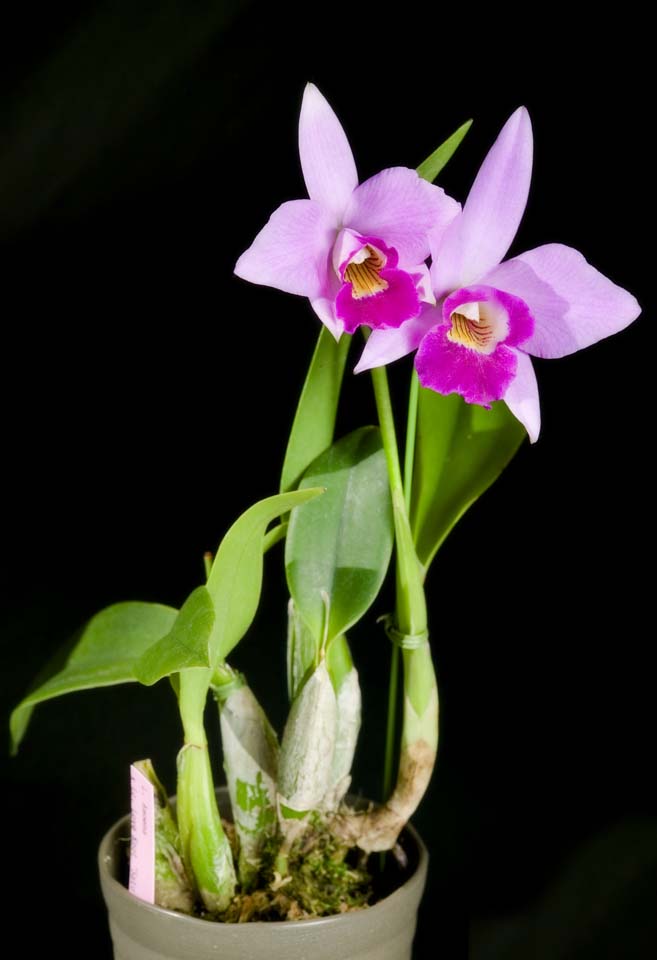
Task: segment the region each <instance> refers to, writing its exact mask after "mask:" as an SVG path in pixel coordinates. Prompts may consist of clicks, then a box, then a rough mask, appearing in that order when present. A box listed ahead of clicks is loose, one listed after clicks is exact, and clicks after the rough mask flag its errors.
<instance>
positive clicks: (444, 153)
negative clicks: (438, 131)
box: [417, 120, 472, 183]
mask: <svg viewBox="0 0 657 960" xmlns="http://www.w3.org/2000/svg"><path fill="white" fill-rule="evenodd" d="M471 126H472V120H466V122H465V123H464V124H462V125H461V126H460V127H459V128H458V130H456V131H455V133H453V134H452V135H451V137H448V138H447V140H445V142H444V143H441V145H440V146H439V147H438V149H437V150H434V151H433V153H432V154H431V156H429V157H427V159H426V160H425V161H424V162H423V163H421V164H420V166H419V167H418V168H417V172H418V174H419V175H420V176H421V177H422V178H423V179H424V180H428V181H429V183H433V181H434V180H435V179H436V177H437V176H438V174H439V173H440V171H441V170H442V169H443V167H445V166H446V165H447V163H448V161H449V160H451V159H452V157H453V156H454V154H455V153H456V151H457V149H458V148H459V147H460V145H461V141H462V140H463V138H464V137H465V135H466V133H467V132H468V130H469V129H470V127H471Z"/></svg>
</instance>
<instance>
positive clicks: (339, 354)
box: [281, 325, 351, 493]
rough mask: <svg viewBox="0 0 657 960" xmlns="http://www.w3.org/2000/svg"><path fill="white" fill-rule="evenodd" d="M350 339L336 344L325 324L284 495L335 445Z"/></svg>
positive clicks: (295, 430)
mask: <svg viewBox="0 0 657 960" xmlns="http://www.w3.org/2000/svg"><path fill="white" fill-rule="evenodd" d="M350 342H351V337H349V336H346V335H344V336H342V337H341V338H340V342H339V343H336V342H335V340H334V338H333V335H332V334H331V332H330V331H329V330H328V329H327V328H326V327H325V326H324V325H322V329H321V332H320V334H319V339H318V341H317V346H316V347H315V352H314V354H313V358H312V360H311V362H310V367H309V369H308V375H307V377H306V382H305V383H304V385H303V390H302V391H301V397H300V398H299V404H298V406H297V412H296V414H295V416H294V422H293V424H292V430H291V431H290V439H289V440H288V444H287V450H286V453H285V462H284V463H283V473H282V476H281V493H286V492H287V491H288V490H293V489H295V488H296V487H297V486H298V485H299V481H300V479H301V477H302V476H303V474H304V472H305V470H306V468H307V467H308V466H309V465H310V464H311V463H312V462H313V460H314V459H315V457H317V456H318V455H319V454H320V453H322V452H323V451H324V450H326V448H327V447H329V446H330V445H331V443H332V442H333V430H334V428H335V416H336V412H337V409H338V399H339V397H340V387H341V385H342V376H343V373H344V366H345V363H346V360H347V352H348V350H349V344H350Z"/></svg>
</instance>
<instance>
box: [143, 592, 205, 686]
mask: <svg viewBox="0 0 657 960" xmlns="http://www.w3.org/2000/svg"><path fill="white" fill-rule="evenodd" d="M215 620H216V617H215V609H214V605H213V603H212V599H211V597H210V594H209V593H208V591H207V589H206V587H197V588H196V590H194V591H192V593H190V595H189V596H188V597H187V599H186V600H185V602H184V604H183V605H182V607H181V609H180V613H179V614H178V616H177V617H176V620H175V623H174V624H173V625H172V627H171V630H170V631H169V633H167V635H166V636H164V637H162V639H161V640H158V641H157V643H154V644H153V646H151V647H149V649H148V650H146V652H145V653H144V655H143V656H142V657H141V659H140V660H139V661H138V663H136V664H135V676H136V677H137V679H138V680H139V682H140V683H143V684H144V685H145V686H147V687H150V686H151V685H152V684H154V683H157V681H158V680H161V679H162V678H163V677H169V676H171V674H173V673H180V671H181V670H188V669H190V668H191V667H207V666H209V664H210V653H209V647H210V637H211V635H212V630H213V628H214V625H215Z"/></svg>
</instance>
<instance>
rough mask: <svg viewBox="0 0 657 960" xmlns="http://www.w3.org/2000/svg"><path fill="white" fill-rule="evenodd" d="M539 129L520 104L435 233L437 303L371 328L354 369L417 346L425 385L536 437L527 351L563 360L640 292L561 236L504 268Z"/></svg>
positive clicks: (627, 317) (628, 311) (613, 328)
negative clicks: (500, 403)
mask: <svg viewBox="0 0 657 960" xmlns="http://www.w3.org/2000/svg"><path fill="white" fill-rule="evenodd" d="M531 170H532V129H531V122H530V119H529V114H528V113H527V111H526V109H525V108H524V107H520V108H519V109H518V110H516V112H515V113H514V114H513V116H512V117H511V118H510V119H509V120H508V121H507V123H506V125H505V126H504V128H503V129H502V132H501V133H500V135H499V137H498V138H497V140H496V142H495V143H494V145H493V147H492V148H491V150H490V152H489V154H488V156H487V157H486V159H485V160H484V162H483V164H482V166H481V169H480V170H479V173H478V174H477V177H476V179H475V182H474V184H473V186H472V189H471V190H470V194H469V196H468V199H467V201H466V204H465V206H464V207H463V211H462V212H461V213H460V214H458V215H457V216H456V218H455V219H454V220H453V221H452V222H451V223H450V224H449V226H448V227H447V229H446V230H445V229H444V227H443V225H442V224H440V225H439V229H438V230H437V231H436V232H435V233H432V235H431V237H430V247H431V257H432V265H431V282H432V287H433V292H434V294H435V297H436V306H428V305H427V306H424V307H423V309H422V311H421V313H420V314H419V315H418V316H417V317H414V318H412V319H410V320H408V321H407V322H405V323H404V324H402V325H401V326H400V327H399V328H398V329H396V330H385V329H379V330H375V331H374V332H373V333H372V336H371V337H370V338H369V340H368V342H367V344H366V347H365V350H364V351H363V354H362V357H361V359H360V362H359V363H358V366H357V367H356V371H357V372H360V371H361V370H368V369H370V368H372V367H378V366H381V365H382V364H386V363H390V362H391V361H393V360H396V359H397V358H399V357H402V356H404V355H405V354H407V353H410V352H411V351H412V350H415V349H416V348H418V350H417V354H416V357H415V367H416V369H417V372H418V376H419V380H420V383H421V384H422V385H423V386H425V387H429V388H430V389H432V390H436V391H437V392H438V393H442V394H445V395H446V394H450V393H460V394H461V396H462V397H463V398H464V400H466V401H467V402H468V403H477V404H480V405H481V406H484V407H490V404H491V403H492V402H493V401H494V400H504V401H505V403H506V404H507V406H508V407H509V409H510V410H511V412H512V413H513V414H514V415H515V416H516V417H517V418H518V420H520V422H521V423H522V424H523V425H524V426H525V428H526V430H527V432H528V434H529V437H530V440H531V441H532V443H533V442H534V441H535V440H536V439H537V438H538V434H539V430H540V407H539V400H538V388H537V385H536V377H535V375H534V369H533V366H532V362H531V360H530V356H534V357H549V358H553V357H563V356H566V355H567V354H569V353H574V352H575V351H576V350H581V349H582V348H583V347H587V346H590V345H591V344H593V343H596V342H597V341H598V340H602V339H603V338H604V337H608V336H610V335H611V334H612V333H617V332H618V331H619V330H622V329H623V328H624V327H626V326H627V325H628V324H630V323H631V322H632V321H633V320H635V319H636V318H637V317H638V315H639V313H640V312H641V308H640V307H639V305H638V303H637V301H636V300H635V298H634V297H633V296H632V295H631V294H630V293H628V292H627V290H623V289H622V288H621V287H618V286H616V284H615V283H612V282H611V280H608V279H607V277H604V276H603V275H602V274H601V273H599V272H598V271H597V270H596V269H595V268H594V267H592V266H591V265H590V264H589V263H587V262H586V260H585V259H584V257H583V256H582V254H581V253H578V251H577V250H573V249H572V247H566V246H564V245H563V244H559V243H549V244H546V245H545V246H542V247H537V248H536V249H535V250H529V251H528V252H527V253H523V254H521V255H520V256H518V257H514V258H513V259H512V260H508V261H507V262H505V263H502V260H503V259H504V256H505V254H506V252H507V250H508V249H509V247H510V245H511V243H512V241H513V238H514V236H515V234H516V231H517V229H518V226H519V224H520V220H521V218H522V215H523V213H524V210H525V205H526V203H527V195H528V193H529V182H530V179H531Z"/></svg>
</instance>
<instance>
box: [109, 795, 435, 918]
mask: <svg viewBox="0 0 657 960" xmlns="http://www.w3.org/2000/svg"><path fill="white" fill-rule="evenodd" d="M224 791H226V793H227V788H226V787H223V788H222V787H219V788H218V789H217V793H218V794H221V793H223V792H224ZM171 799H173V798H171ZM121 832H123V833H124V834H125V835H126V836H129V835H130V814H129V813H128V814H125V815H124V816H123V817H121V818H120V819H119V820H117V821H116V822H115V823H114V824H112V826H111V827H110V828H109V830H107V831H106V833H105V835H104V836H103V838H102V840H101V842H100V846H99V848H98V870H99V873H100V877H101V881H102V884H103V885H107V886H108V887H109V889H111V891H112V893H113V895H114V896H117V897H119V899H120V900H122V901H123V902H124V903H125V904H126V905H128V904H131V905H132V906H133V907H134V906H138V907H139V908H140V909H142V910H144V911H146V913H149V914H151V916H154V917H155V916H167V917H170V918H174V919H175V920H176V921H177V922H179V923H182V924H188V925H189V924H191V926H192V927H194V928H196V927H198V925H199V924H201V925H202V926H203V927H206V926H207V925H208V924H212V925H213V926H214V927H217V926H219V927H221V923H220V922H218V921H212V920H204V919H202V918H201V917H190V916H188V915H187V914H185V913H180V912H179V911H177V910H169V909H168V908H166V907H159V906H157V905H156V904H154V903H149V902H148V901H147V900H142V899H140V898H139V897H136V896H135V895H134V894H133V893H130V891H129V890H128V888H127V887H126V886H124V885H123V884H122V883H121V881H120V880H118V879H117V878H116V877H115V876H114V874H113V872H112V871H111V869H110V864H112V862H113V860H114V857H113V850H114V848H115V844H116V842H117V841H118V839H119V837H120V834H121ZM403 832H405V833H407V834H408V835H409V836H410V838H411V839H412V841H413V843H414V844H415V846H416V848H417V851H418V862H417V865H416V867H415V870H414V871H413V873H412V874H411V875H410V877H408V879H407V880H405V881H404V883H402V884H400V885H399V886H398V887H396V888H395V889H394V890H393V891H392V893H389V894H388V895H387V896H386V897H383V899H381V900H377V902H376V903H374V904H372V905H371V906H368V907H366V908H365V909H363V910H362V911H361V910H357V911H349V912H347V913H334V914H331V915H330V916H328V917H306V918H303V919H301V920H249V922H248V923H243V924H239V923H231V924H224V926H226V927H230V928H231V929H240V928H242V929H248V928H254V927H255V928H259V929H265V928H267V929H271V928H277V929H280V928H281V927H299V926H301V925H303V926H304V927H309V926H316V927H317V926H326V925H327V924H335V923H338V922H339V921H343V922H344V920H345V919H346V918H349V917H353V916H354V915H355V914H364V913H366V914H367V915H368V916H369V917H373V911H374V912H376V911H381V910H386V909H387V907H388V906H389V905H390V904H391V903H392V902H393V901H394V900H395V899H396V898H398V897H400V896H403V895H404V894H406V895H408V893H409V892H410V891H411V890H412V889H413V888H414V887H420V888H423V887H424V883H425V879H426V873H427V867H428V863H429V852H428V850H427V848H426V846H425V844H424V841H423V840H422V837H421V836H420V834H419V833H418V832H417V830H416V829H415V827H414V826H413V825H412V824H411V823H407V824H406V826H405V827H404V830H403ZM420 895H421V893H420ZM418 899H419V897H418Z"/></svg>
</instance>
